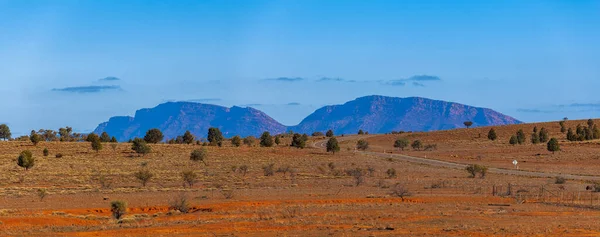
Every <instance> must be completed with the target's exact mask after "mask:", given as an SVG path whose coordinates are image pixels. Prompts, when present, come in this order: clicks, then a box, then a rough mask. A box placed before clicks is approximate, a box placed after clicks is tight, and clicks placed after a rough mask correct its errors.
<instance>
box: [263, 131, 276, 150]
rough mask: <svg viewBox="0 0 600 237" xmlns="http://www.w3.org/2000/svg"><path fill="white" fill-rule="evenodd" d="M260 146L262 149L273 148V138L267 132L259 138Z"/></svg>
mask: <svg viewBox="0 0 600 237" xmlns="http://www.w3.org/2000/svg"><path fill="white" fill-rule="evenodd" d="M260 146H262V147H272V146H273V137H272V136H271V133H269V132H263V134H262V135H261V136H260Z"/></svg>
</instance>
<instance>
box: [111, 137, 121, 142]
mask: <svg viewBox="0 0 600 237" xmlns="http://www.w3.org/2000/svg"><path fill="white" fill-rule="evenodd" d="M110 142H111V143H118V142H119V141H117V138H116V137H114V136H113V137H112V138H111V139H110Z"/></svg>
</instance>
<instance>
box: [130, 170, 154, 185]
mask: <svg viewBox="0 0 600 237" xmlns="http://www.w3.org/2000/svg"><path fill="white" fill-rule="evenodd" d="M133 176H134V177H135V178H136V179H138V180H139V181H140V183H141V184H142V186H144V187H146V184H147V183H148V181H150V179H151V178H152V176H154V174H152V173H151V172H150V171H149V170H140V171H138V172H135V173H133Z"/></svg>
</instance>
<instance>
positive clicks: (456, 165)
mask: <svg viewBox="0 0 600 237" xmlns="http://www.w3.org/2000/svg"><path fill="white" fill-rule="evenodd" d="M372 136H375V135H362V136H358V135H353V136H344V137H336V138H337V140H338V142H341V141H351V140H358V138H361V139H363V138H368V137H372ZM312 145H313V147H315V148H319V149H325V148H326V146H327V140H321V141H316V142H314V143H313V144H312ZM358 152H360V153H361V154H365V155H371V156H377V157H382V158H394V159H398V160H402V161H407V162H411V163H416V164H422V165H430V166H435V167H440V168H447V169H465V168H466V167H467V165H466V164H461V163H455V162H449V161H441V160H435V159H429V158H422V157H415V156H407V155H401V154H388V153H381V152H372V151H358ZM488 172H489V173H494V174H504V175H517V176H527V177H539V178H554V177H557V176H560V177H564V178H566V179H571V180H583V181H600V176H591V175H589V176H588V175H576V174H561V173H545V172H536V171H526V170H509V169H501V168H494V167H489V168H488Z"/></svg>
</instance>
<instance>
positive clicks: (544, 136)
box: [539, 128, 550, 142]
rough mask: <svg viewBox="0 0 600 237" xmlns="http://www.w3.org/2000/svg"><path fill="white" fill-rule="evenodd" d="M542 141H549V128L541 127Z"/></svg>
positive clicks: (540, 136)
mask: <svg viewBox="0 0 600 237" xmlns="http://www.w3.org/2000/svg"><path fill="white" fill-rule="evenodd" d="M539 138H540V142H548V140H549V139H550V136H549V135H548V130H546V128H542V129H540V135H539Z"/></svg>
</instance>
